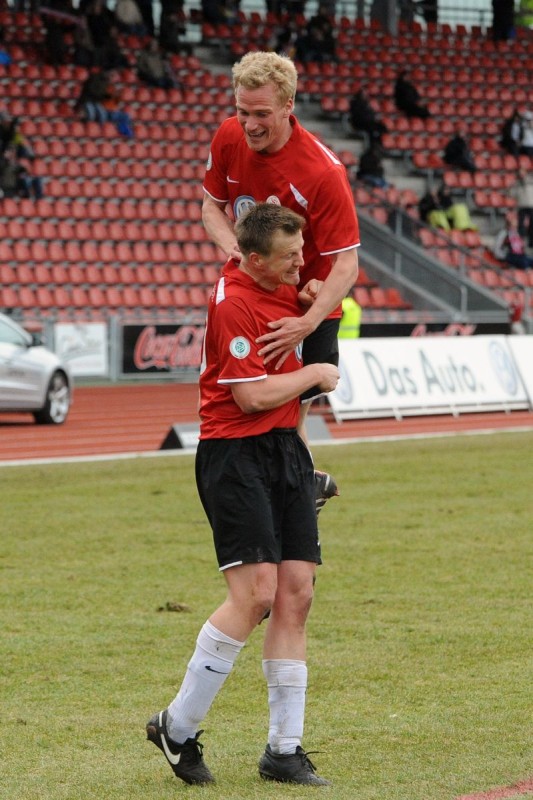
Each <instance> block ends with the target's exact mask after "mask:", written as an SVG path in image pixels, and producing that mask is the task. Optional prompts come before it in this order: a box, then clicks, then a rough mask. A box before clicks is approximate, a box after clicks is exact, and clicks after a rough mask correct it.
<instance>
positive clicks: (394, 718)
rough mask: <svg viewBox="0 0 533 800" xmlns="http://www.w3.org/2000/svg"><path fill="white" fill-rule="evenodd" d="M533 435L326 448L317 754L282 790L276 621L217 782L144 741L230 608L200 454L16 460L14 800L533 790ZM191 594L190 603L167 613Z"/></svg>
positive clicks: (238, 688)
mask: <svg viewBox="0 0 533 800" xmlns="http://www.w3.org/2000/svg"><path fill="white" fill-rule="evenodd" d="M532 452H533V434H531V433H528V434H526V433H514V434H510V433H507V434H502V435H493V436H469V437H457V438H445V439H444V438H443V439H427V440H418V441H407V442H388V443H387V442H384V443H367V444H353V445H342V446H338V447H333V446H328V447H321V448H316V449H315V459H316V461H317V465H318V466H319V467H320V468H321V469H327V470H329V471H331V472H332V473H333V474H334V475H335V477H336V478H337V479H338V482H339V485H340V486H341V489H342V496H341V497H340V498H338V499H335V500H333V501H331V502H330V503H329V504H328V505H327V506H326V508H325V510H324V511H323V512H322V514H321V517H320V522H321V526H320V527H321V533H322V543H323V554H324V565H323V566H322V567H321V568H320V570H319V576H318V582H317V592H316V598H315V603H314V606H313V609H312V613H311V618H310V622H309V658H308V662H309V678H310V685H309V692H308V705H307V718H306V734H305V739H304V746H305V747H306V749H308V750H313V751H315V750H316V751H320V752H319V753H317V754H316V755H313V756H311V758H312V760H313V761H314V763H315V764H316V765H317V768H318V771H319V773H320V774H322V775H324V776H325V777H328V778H330V779H331V780H332V781H333V786H332V787H330V788H322V789H314V788H307V789H306V788H302V787H297V786H279V785H276V784H266V783H264V782H262V781H261V780H260V778H259V777H258V774H257V768H256V764H257V760H258V758H259V756H260V754H261V752H262V749H263V748H264V745H265V742H266V731H267V721H268V715H267V706H266V689H265V686H264V680H263V676H262V672H261V640H262V630H261V628H259V629H258V630H257V631H256V632H255V633H254V635H253V636H252V637H251V639H250V640H249V642H248V644H247V646H246V647H245V649H244V650H243V652H242V654H241V656H240V658H239V660H238V662H237V665H236V668H235V670H234V673H233V674H232V676H231V677H230V679H229V680H228V682H227V683H226V685H225V687H224V689H223V691H222V693H221V694H220V696H219V697H218V698H217V700H216V702H215V704H214V706H213V708H212V709H211V711H210V713H209V715H208V717H207V719H206V720H205V724H204V726H203V727H204V728H205V734H204V736H203V737H202V741H203V742H204V743H205V755H206V760H207V762H208V764H209V766H210V767H211V769H212V771H213V772H214V773H215V776H216V778H217V784H216V785H215V786H213V787H201V788H200V787H187V786H185V784H183V783H182V782H181V781H177V780H176V779H175V778H174V777H173V776H172V773H171V771H170V768H169V767H168V765H167V764H166V762H165V761H164V758H163V756H162V755H161V754H160V753H159V751H157V750H156V748H155V747H154V746H153V745H151V744H149V743H147V742H146V741H145V733H144V726H145V722H146V720H147V719H148V718H149V717H150V716H151V715H152V714H153V713H154V712H155V711H157V710H159V709H160V708H163V707H165V706H166V705H167V704H168V702H169V701H170V700H171V699H172V698H173V697H174V694H175V692H176V690H177V688H178V685H179V682H180V680H181V676H182V674H183V671H184V669H185V666H186V664H187V661H188V659H189V657H190V654H191V652H192V648H193V645H194V641H195V638H196V635H197V632H198V630H199V628H200V626H201V625H202V624H203V622H204V621H205V619H206V618H207V617H208V615H209V614H210V613H211V611H212V610H213V609H214V607H215V606H216V605H217V604H218V603H219V602H220V601H221V599H222V598H223V595H224V581H223V578H222V577H221V576H220V575H219V574H218V572H217V568H216V564H215V560H214V554H213V548H212V543H211V534H210V530H209V529H208V526H207V523H206V520H205V517H204V513H203V511H202V509H201V506H200V504H199V501H198V499H197V494H196V487H195V484H194V476H193V457H192V456H190V455H186V456H181V457H176V456H172V455H170V456H168V457H167V456H164V457H160V458H153V459H146V458H140V459H134V460H126V461H120V460H117V461H107V462H99V463H93V464H90V463H87V464H65V465H57V464H54V465H50V466H21V467H14V468H11V467H10V468H4V469H0V519H1V523H0V524H1V539H0V542H1V544H0V571H1V572H0V576H1V580H0V605H1V614H2V619H1V628H0V645H1V652H2V658H1V660H0V690H1V698H2V702H1V705H0V723H1V724H0V743H1V744H0V747H1V761H0V763H1V776H0V797H5V798H11V797H15V798H29V799H31V800H64V798H69V800H93V799H94V800H96V799H97V798H98V800H99V799H100V798H107V799H108V800H119V798H120V800H141V799H142V800H169V798H175V797H179V796H185V795H186V794H187V796H192V795H193V794H198V795H201V796H202V797H203V798H217V800H221V799H222V798H223V799H224V800H245V799H246V800H248V799H249V798H274V797H276V798H278V797H280V796H282V795H284V796H287V797H290V798H303V797H309V795H310V794H313V796H315V794H318V793H322V794H324V795H325V796H327V797H330V798H332V799H334V800H453V798H455V797H457V796H460V795H462V794H467V793H474V792H480V791H483V790H485V791H486V790H488V789H490V788H493V787H498V786H508V785H512V784H514V783H516V782H517V781H520V780H526V779H530V778H532V777H533V688H532V687H533V604H532V587H533V539H532V533H533V491H532V487H533V466H532V464H533V459H532ZM167 603H183V604H185V605H186V606H187V607H188V610H186V611H182V612H179V613H178V612H170V611H168V610H160V609H161V608H165V607H166V604H167Z"/></svg>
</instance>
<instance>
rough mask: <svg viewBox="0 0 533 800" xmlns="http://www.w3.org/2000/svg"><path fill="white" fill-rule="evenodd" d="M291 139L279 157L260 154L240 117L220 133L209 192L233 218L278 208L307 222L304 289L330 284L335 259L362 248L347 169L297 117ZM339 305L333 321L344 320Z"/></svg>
mask: <svg viewBox="0 0 533 800" xmlns="http://www.w3.org/2000/svg"><path fill="white" fill-rule="evenodd" d="M290 121H291V125H292V135H291V137H290V139H289V140H288V142H287V143H286V144H285V145H284V147H282V148H281V150H278V151H277V152H276V153H256V152H255V151H254V150H252V149H251V148H250V147H248V145H247V143H246V139H245V137H244V132H243V130H242V127H241V125H240V123H239V121H238V119H237V117H230V118H229V119H227V120H225V121H224V122H223V123H222V125H221V126H220V127H219V129H218V131H217V132H216V133H215V136H214V138H213V141H212V142H211V151H210V153H209V159H208V161H207V168H206V173H205V180H204V190H205V191H206V192H207V194H209V195H210V196H211V197H212V198H213V199H214V200H217V201H219V202H224V203H229V204H230V205H231V209H232V212H233V217H234V219H238V217H239V216H240V215H241V214H242V213H243V211H246V210H247V209H248V208H249V207H250V206H251V205H255V203H261V202H266V203H277V204H279V205H282V206H286V207H287V208H291V209H292V210H293V211H296V213H297V214H301V216H303V217H305V219H306V220H307V226H306V227H305V229H304V230H303V236H304V249H303V257H304V262H305V266H304V267H303V268H302V269H301V270H300V287H302V286H304V285H305V284H306V283H307V282H308V281H309V280H310V279H311V278H318V279H319V280H325V279H326V278H327V276H328V275H329V273H330V270H331V255H332V254H335V253H340V252H342V251H343V250H351V249H352V248H354V247H357V246H358V245H359V243H360V240H359V224H358V221H357V214H356V211H355V204H354V199H353V194H352V190H351V187H350V183H349V181H348V176H347V174H346V169H345V167H344V165H343V164H342V162H341V161H340V160H339V159H338V158H337V156H336V155H335V154H334V153H333V152H332V151H331V150H329V149H328V148H327V147H325V146H324V145H323V144H322V143H321V142H319V141H318V139H317V138H316V137H315V136H313V135H312V134H311V133H309V131H307V130H306V129H305V128H303V127H302V126H301V125H300V123H299V122H298V120H297V119H296V117H294V116H291V118H290ZM340 315H341V310H340V306H339V308H338V309H337V310H336V312H334V313H333V314H332V315H331V316H334V317H340Z"/></svg>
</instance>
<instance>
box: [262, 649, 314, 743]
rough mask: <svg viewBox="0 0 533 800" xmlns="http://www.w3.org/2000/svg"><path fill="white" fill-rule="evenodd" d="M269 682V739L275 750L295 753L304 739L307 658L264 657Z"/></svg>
mask: <svg viewBox="0 0 533 800" xmlns="http://www.w3.org/2000/svg"><path fill="white" fill-rule="evenodd" d="M263 673H264V676H265V678H266V681H267V685H268V706H269V709H270V726H269V729H268V743H269V745H270V747H271V749H272V751H273V752H274V753H282V754H287V753H294V752H295V751H296V748H297V747H298V746H299V745H301V743H302V736H303V732H304V716H305V693H306V690H307V665H306V663H305V661H292V660H290V659H284V658H276V659H264V660H263Z"/></svg>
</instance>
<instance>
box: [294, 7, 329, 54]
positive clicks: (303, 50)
mask: <svg viewBox="0 0 533 800" xmlns="http://www.w3.org/2000/svg"><path fill="white" fill-rule="evenodd" d="M294 57H295V59H296V60H297V61H300V62H301V63H302V64H309V63H312V62H315V63H319V64H323V63H325V62H328V61H335V59H336V56H335V38H334V36H333V33H332V29H331V30H330V29H329V28H328V26H327V25H324V24H323V23H322V22H320V20H319V21H317V18H316V17H315V18H314V20H313V19H311V20H309V22H308V23H307V27H306V29H305V32H304V33H302V35H301V36H298V38H297V39H296V42H295V56H294Z"/></svg>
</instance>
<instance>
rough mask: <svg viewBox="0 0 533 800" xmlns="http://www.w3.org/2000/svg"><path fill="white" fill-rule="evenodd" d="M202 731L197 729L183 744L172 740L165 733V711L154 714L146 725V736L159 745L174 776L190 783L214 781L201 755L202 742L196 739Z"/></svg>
mask: <svg viewBox="0 0 533 800" xmlns="http://www.w3.org/2000/svg"><path fill="white" fill-rule="evenodd" d="M202 733H203V731H198V733H197V734H196V736H195V737H194V739H187V740H186V741H185V742H184V743H183V744H178V743H177V742H174V741H173V740H172V739H171V738H170V737H169V735H168V733H167V712H166V711H160V712H159V713H158V714H155V715H154V716H153V717H152V719H151V720H150V722H149V723H148V724H147V726H146V738H147V739H148V740H149V741H150V742H153V743H154V744H155V745H156V747H159V749H160V750H161V752H162V753H163V755H164V756H165V758H166V760H167V761H168V763H169V764H170V766H171V767H172V771H173V773H174V775H175V776H176V778H181V780H182V781H185V783H190V784H193V783H197V784H201V783H214V782H215V779H214V778H213V776H212V775H211V773H210V772H209V770H208V768H207V765H206V763H205V761H204V759H203V756H202V750H203V744H200V742H199V741H198V738H199V736H200V734H202Z"/></svg>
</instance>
